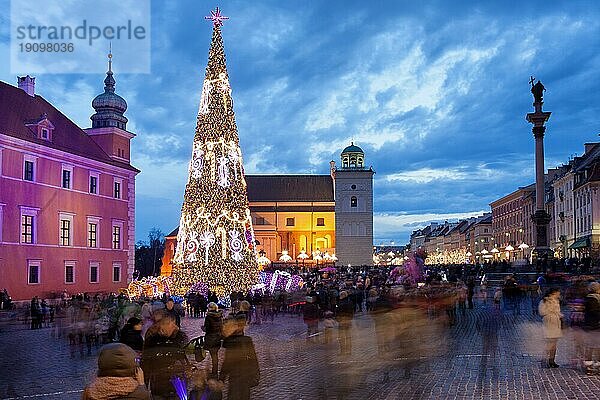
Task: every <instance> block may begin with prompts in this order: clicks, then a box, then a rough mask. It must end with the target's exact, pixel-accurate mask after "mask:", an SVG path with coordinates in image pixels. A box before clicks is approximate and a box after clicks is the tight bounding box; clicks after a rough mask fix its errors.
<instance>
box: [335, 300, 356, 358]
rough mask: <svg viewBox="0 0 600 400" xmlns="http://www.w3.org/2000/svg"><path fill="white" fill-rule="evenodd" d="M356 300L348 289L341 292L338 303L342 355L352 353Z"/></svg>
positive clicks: (339, 338) (339, 337)
mask: <svg viewBox="0 0 600 400" xmlns="http://www.w3.org/2000/svg"><path fill="white" fill-rule="evenodd" d="M354 309H355V306H354V302H353V301H352V299H351V298H350V297H349V295H348V292H347V291H346V290H342V291H341V292H340V301H339V304H338V312H337V319H338V324H339V326H338V340H339V342H340V355H350V354H351V353H352V330H351V328H352V319H353V318H354Z"/></svg>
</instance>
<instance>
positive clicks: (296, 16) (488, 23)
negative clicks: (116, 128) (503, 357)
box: [0, 0, 600, 244]
mask: <svg viewBox="0 0 600 400" xmlns="http://www.w3.org/2000/svg"><path fill="white" fill-rule="evenodd" d="M215 6H220V7H221V9H222V10H223V13H224V14H225V15H227V16H229V17H230V18H231V19H230V21H228V22H226V23H225V26H224V27H223V38H224V43H225V50H226V54H227V62H228V69H229V75H230V79H231V86H232V89H233V97H234V107H235V112H236V118H237V124H238V129H239V134H240V141H241V147H242V152H243V154H244V163H245V166H246V171H247V172H248V173H327V172H328V168H329V165H328V162H329V161H330V160H332V159H333V160H336V161H337V160H339V152H340V151H341V149H342V148H343V147H345V146H346V145H347V144H349V142H350V141H351V140H354V141H355V143H356V144H358V145H360V146H361V147H362V148H363V149H364V150H365V153H366V158H367V161H366V162H367V164H371V165H372V166H373V168H374V170H375V171H376V175H375V181H374V186H375V243H376V244H380V243H382V242H384V243H389V242H390V241H391V240H394V241H395V242H396V243H397V244H399V243H404V242H406V241H407V240H408V236H409V234H410V232H411V231H412V230H414V229H416V228H417V227H419V226H423V225H426V224H427V223H429V222H430V221H435V220H442V221H443V220H444V219H453V218H460V217H463V216H469V215H476V214H479V213H480V212H483V211H487V210H489V203H490V202H491V201H493V200H495V199H497V198H499V197H501V196H503V195H505V194H508V193H510V192H511V191H513V190H515V189H516V188H517V187H518V186H523V185H527V184H529V183H531V182H533V179H534V170H533V137H532V134H531V126H530V125H529V124H528V123H527V122H526V121H525V114H526V113H527V112H530V111H531V110H532V106H531V103H532V96H531V93H530V92H529V86H528V80H529V76H530V75H534V76H536V77H538V78H539V79H541V80H542V82H543V83H544V85H545V86H546V88H547V92H546V94H545V98H544V100H545V104H544V108H545V110H548V111H552V112H553V114H552V117H551V119H550V121H549V123H548V129H547V136H546V142H545V146H546V166H547V167H553V166H556V165H559V164H561V163H563V162H566V161H568V159H569V157H571V156H573V155H575V154H581V152H582V151H583V143H584V142H590V141H598V140H599V139H598V133H600V129H599V122H598V115H600V102H599V100H600V98H599V97H600V94H599V93H600V79H599V76H598V73H599V72H598V71H600V4H599V3H598V2H596V1H594V0H589V1H568V2H554V1H547V0H546V1H521V2H506V1H485V2H483V1H348V0H337V1H333V0H330V1H310V2H306V1H291V0H288V1H261V0H258V1H251V2H250V1H241V0H240V1H221V2H214V3H213V2H206V1H201V2H198V1H171V2H162V1H153V2H152V24H151V37H152V46H151V47H152V54H151V73H150V74H119V68H118V63H119V61H118V60H119V54H118V50H115V56H114V60H115V63H114V66H115V67H114V70H115V73H116V75H115V77H116V80H117V93H119V94H120V95H122V96H123V97H124V98H125V99H126V100H127V102H128V104H129V108H128V111H127V114H126V116H127V117H128V118H129V121H130V122H129V124H128V129H129V130H131V131H133V132H135V133H136V134H137V137H136V138H135V139H134V141H133V148H132V162H133V164H134V165H135V166H136V167H138V168H139V169H141V170H142V173H141V174H140V175H139V176H138V179H137V204H136V207H137V227H136V233H137V239H138V240H140V239H141V240H143V239H145V238H146V236H147V232H148V231H149V229H150V228H152V227H154V226H156V227H159V228H161V229H162V230H163V231H165V232H169V231H170V230H171V229H173V228H174V227H175V226H176V225H177V223H178V220H179V213H180V207H181V201H182V198H183V190H184V186H185V181H186V178H187V162H188V160H189V157H190V153H191V144H192V138H193V134H194V127H195V119H196V113H197V109H198V103H199V99H200V92H201V88H202V79H203V75H204V68H205V66H206V61H207V55H208V47H209V45H210V36H211V24H210V23H208V22H205V21H204V18H203V17H204V16H205V15H207V14H208V13H209V10H210V9H211V8H214V7H215ZM9 7H10V3H9V2H8V1H7V0H0V10H8V9H9ZM8 18H9V17H8V14H7V12H3V13H1V14H0V60H8V53H9V52H8V41H9V36H10V32H9V26H8V25H9V24H8V22H9V21H8ZM107 18H110V17H109V16H107ZM7 64H8V63H7V62H2V63H0V80H3V81H5V82H9V83H13V84H14V82H15V81H16V78H15V74H13V73H11V71H10V69H9V66H8V65H7ZM22 72H27V71H22ZM36 76H37V79H36V85H37V88H36V89H37V91H38V92H39V93H40V94H42V95H43V96H44V97H45V98H46V99H48V100H50V101H51V102H52V103H53V104H54V105H55V106H57V107H58V108H59V109H61V110H62V111H63V112H64V113H65V114H67V115H68V116H69V117H71V118H72V119H73V120H74V121H75V122H77V123H78V124H79V125H80V126H82V127H88V126H89V125H90V122H89V116H90V115H91V114H92V108H91V105H90V103H91V100H92V98H93V97H94V96H95V95H97V94H98V93H100V92H101V91H102V80H103V79H104V76H103V75H101V74H62V75H61V74H37V75H36ZM157 210H160V211H159V212H157Z"/></svg>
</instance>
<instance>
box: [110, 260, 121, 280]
mask: <svg viewBox="0 0 600 400" xmlns="http://www.w3.org/2000/svg"><path fill="white" fill-rule="evenodd" d="M112 279H113V282H121V264H113V278H112Z"/></svg>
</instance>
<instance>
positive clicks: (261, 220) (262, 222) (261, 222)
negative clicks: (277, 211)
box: [255, 217, 267, 225]
mask: <svg viewBox="0 0 600 400" xmlns="http://www.w3.org/2000/svg"><path fill="white" fill-rule="evenodd" d="M255 220H256V225H266V224H267V223H266V221H265V218H264V217H256V219H255Z"/></svg>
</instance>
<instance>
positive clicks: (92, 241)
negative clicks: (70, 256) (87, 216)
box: [88, 222, 98, 247]
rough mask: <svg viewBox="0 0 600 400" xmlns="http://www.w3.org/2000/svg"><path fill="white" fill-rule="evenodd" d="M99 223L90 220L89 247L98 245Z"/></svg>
mask: <svg viewBox="0 0 600 400" xmlns="http://www.w3.org/2000/svg"><path fill="white" fill-rule="evenodd" d="M97 235H98V223H97V222H88V247H98V240H97V237H98V236H97Z"/></svg>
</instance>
